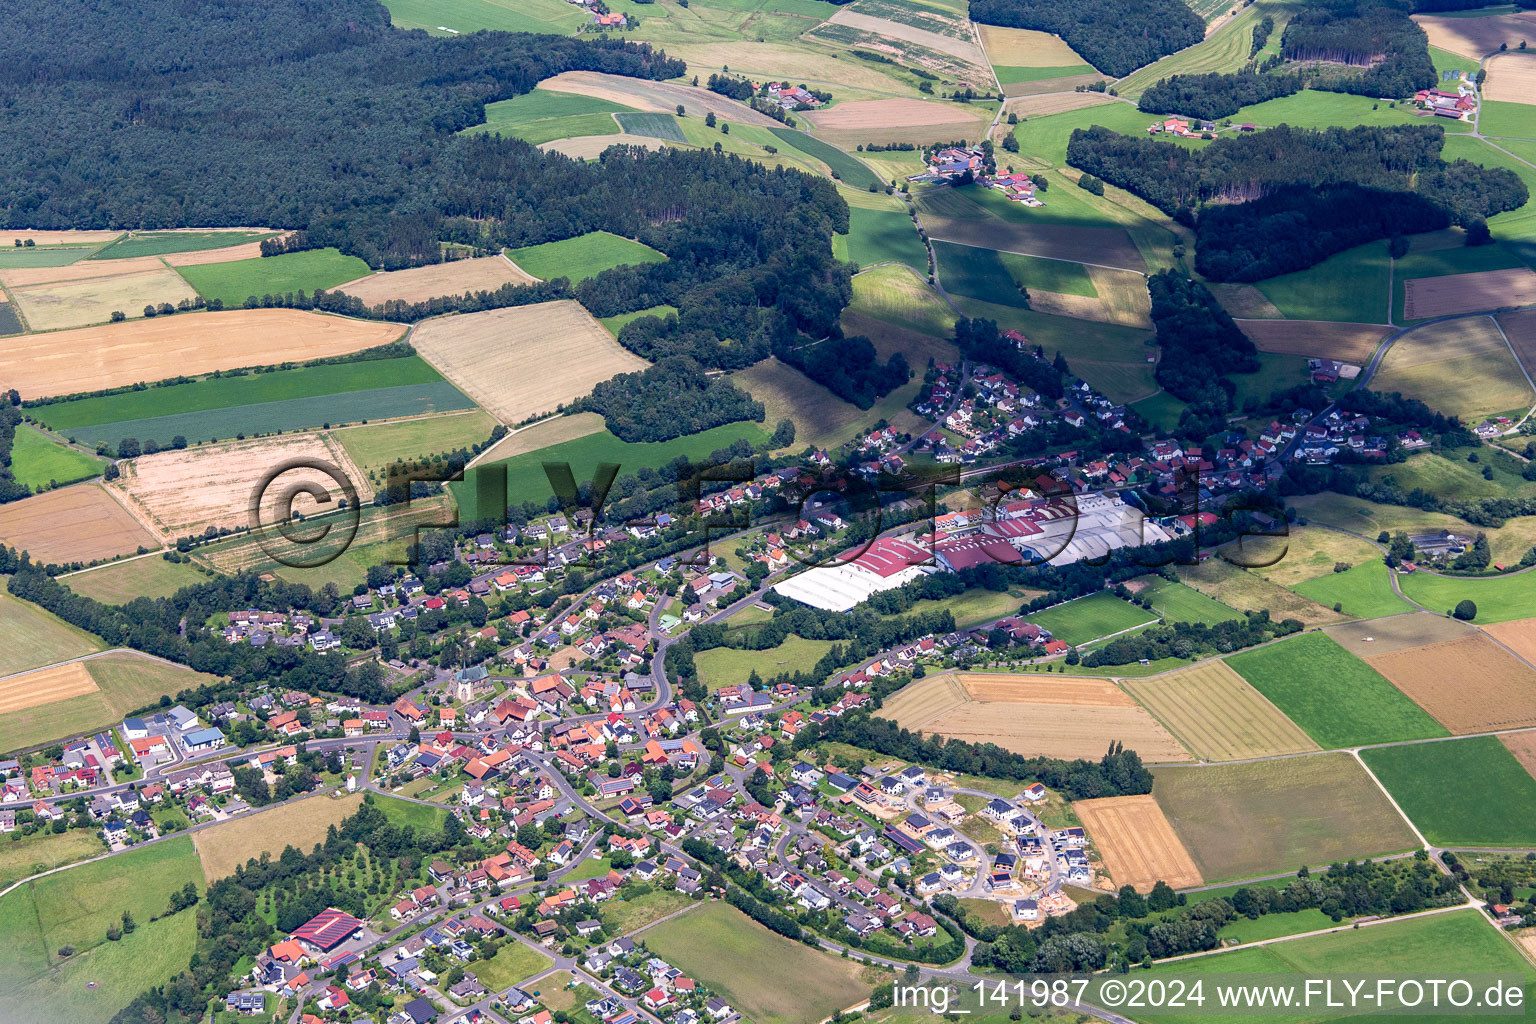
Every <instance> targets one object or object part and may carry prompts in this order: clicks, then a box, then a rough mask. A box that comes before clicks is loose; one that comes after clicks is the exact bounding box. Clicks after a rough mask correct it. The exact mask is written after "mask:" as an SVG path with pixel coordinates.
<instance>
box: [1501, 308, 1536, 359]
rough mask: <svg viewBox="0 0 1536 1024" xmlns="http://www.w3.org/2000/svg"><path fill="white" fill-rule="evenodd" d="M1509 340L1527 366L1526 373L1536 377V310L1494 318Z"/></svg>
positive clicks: (1504, 314)
mask: <svg viewBox="0 0 1536 1024" xmlns="http://www.w3.org/2000/svg"><path fill="white" fill-rule="evenodd" d="M1494 319H1495V320H1497V321H1498V322H1499V327H1500V328H1501V329H1502V330H1503V331H1504V337H1506V338H1508V339H1509V344H1510V347H1511V348H1513V349H1514V350H1515V355H1516V356H1518V357H1519V359H1520V362H1521V363H1523V364H1524V365H1525V369H1526V372H1528V373H1531V374H1533V375H1536V309H1525V310H1521V311H1520V312H1518V313H1501V314H1500V315H1499V316H1497V317H1494Z"/></svg>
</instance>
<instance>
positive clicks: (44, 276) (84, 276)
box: [0, 256, 165, 288]
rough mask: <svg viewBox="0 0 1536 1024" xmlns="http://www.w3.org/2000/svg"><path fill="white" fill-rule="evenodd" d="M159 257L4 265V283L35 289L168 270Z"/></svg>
mask: <svg viewBox="0 0 1536 1024" xmlns="http://www.w3.org/2000/svg"><path fill="white" fill-rule="evenodd" d="M164 269H165V264H164V263H161V262H160V257H158V256H133V257H130V258H128V259H122V260H80V261H79V262H76V263H67V264H65V265H64V266H62V267H0V283H3V284H4V285H5V286H6V287H7V288H35V287H37V286H40V285H48V284H72V283H77V282H80V281H95V280H99V279H101V278H104V277H125V276H127V275H130V274H148V273H153V272H154V271H157V270H164Z"/></svg>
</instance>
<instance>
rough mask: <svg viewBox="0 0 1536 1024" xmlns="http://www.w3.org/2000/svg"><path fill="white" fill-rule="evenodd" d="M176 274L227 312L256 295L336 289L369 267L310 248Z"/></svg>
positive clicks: (352, 258) (333, 251) (180, 270)
mask: <svg viewBox="0 0 1536 1024" xmlns="http://www.w3.org/2000/svg"><path fill="white" fill-rule="evenodd" d="M176 272H177V273H178V274H180V275H181V276H182V277H184V278H186V279H187V283H188V284H190V285H191V286H192V287H193V288H195V289H197V293H198V294H199V295H201V296H202V297H203V298H205V299H208V300H210V301H211V300H213V299H218V300H219V301H221V302H223V303H224V308H225V309H236V308H239V307H241V306H244V305H245V301H246V299H248V298H250V297H251V296H253V295H254V296H255V297H256V298H258V299H260V298H261V297H262V296H264V295H282V294H285V293H287V292H300V291H302V292H310V293H312V292H314V290H315V289H316V288H334V287H336V286H337V285H339V284H345V283H346V282H348V281H355V280H357V279H358V278H359V277H363V276H365V275H367V274H368V273H369V267H368V264H366V263H364V262H363V261H362V260H360V259H358V258H357V257H356V256H343V255H342V254H341V252H340V251H339V250H336V249H311V250H308V251H307V252H290V253H284V254H283V255H281V256H261V257H258V258H256V259H253V260H235V261H234V262H231V263H205V264H203V265H202V266H197V267H177V268H176Z"/></svg>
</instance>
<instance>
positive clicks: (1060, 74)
mask: <svg viewBox="0 0 1536 1024" xmlns="http://www.w3.org/2000/svg"><path fill="white" fill-rule="evenodd" d="M992 70H993V71H995V72H997V80H998V81H999V82H1002V83H1003V84H1004V85H1018V84H1019V83H1021V82H1043V81H1046V80H1047V79H1051V78H1066V77H1068V76H1069V75H1091V74H1093V73H1094V69H1093V65H1092V64H1067V65H1064V66H1061V67H1054V68H1011V67H1005V66H1002V65H998V64H994V65H993V66H992Z"/></svg>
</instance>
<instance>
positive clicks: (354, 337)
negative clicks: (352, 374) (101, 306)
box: [0, 309, 404, 398]
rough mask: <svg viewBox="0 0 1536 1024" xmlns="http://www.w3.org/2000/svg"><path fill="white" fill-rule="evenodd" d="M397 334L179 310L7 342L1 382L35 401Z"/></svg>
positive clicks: (306, 319)
mask: <svg viewBox="0 0 1536 1024" xmlns="http://www.w3.org/2000/svg"><path fill="white" fill-rule="evenodd" d="M402 333H404V328H402V327H401V326H400V325H398V324H386V323H371V322H368V321H365V320H348V319H345V318H343V317H337V316H323V315H321V314H318V313H306V312H304V311H302V310H297V309H239V310H225V311H222V312H217V313H208V312H204V313H178V314H176V315H175V316H167V317H156V318H155V319H153V320H138V321H134V322H130V323H120V324H105V325H102V326H100V327H88V328H84V329H82V330H76V331H61V332H59V333H56V334H48V335H30V336H23V337H17V338H14V339H11V340H8V341H7V342H6V344H5V346H4V347H3V348H0V380H3V381H5V382H6V384H7V386H8V387H14V388H16V389H18V390H19V391H20V392H21V395H22V397H23V398H39V397H42V396H44V395H63V394H73V393H75V392H79V391H94V390H96V389H97V388H110V387H118V386H121V385H124V384H133V383H135V382H137V381H141V380H145V381H153V380H163V379H164V378H166V377H173V376H176V375H178V374H188V375H192V374H199V373H210V372H212V371H214V370H232V369H235V368H236V367H240V366H251V365H254V364H257V363H262V364H265V363H280V362H284V361H286V360H290V359H316V358H319V357H321V356H336V355H343V354H345V353H348V352H356V351H358V350H360V349H365V348H373V347H374V346H376V345H384V344H387V343H388V342H391V341H394V340H396V339H397V338H399V337H400V335H401V334H402Z"/></svg>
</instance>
